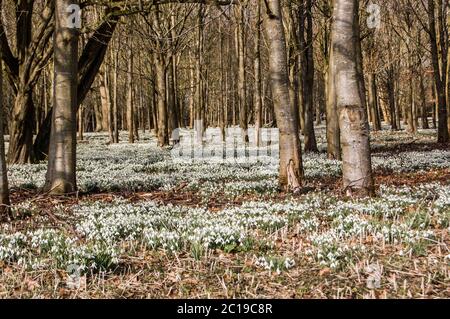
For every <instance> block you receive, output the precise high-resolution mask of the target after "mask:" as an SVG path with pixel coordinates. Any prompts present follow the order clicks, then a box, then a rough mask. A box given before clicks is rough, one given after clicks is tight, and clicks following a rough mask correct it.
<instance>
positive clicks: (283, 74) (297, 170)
mask: <svg viewBox="0 0 450 319" xmlns="http://www.w3.org/2000/svg"><path fill="white" fill-rule="evenodd" d="M264 2H265V6H266V16H265V19H264V29H265V33H266V37H267V40H268V43H269V69H270V77H271V84H272V94H273V101H274V107H275V116H276V120H277V124H278V128H279V131H280V134H279V135H280V141H279V143H280V175H279V183H280V187H281V188H282V189H284V190H292V191H294V192H297V191H299V190H300V188H301V182H302V177H303V165H302V157H301V145H300V138H299V129H298V118H297V116H296V115H295V114H296V113H295V112H294V107H293V106H292V105H291V104H290V97H289V75H288V66H287V55H286V38H285V34H284V29H283V20H282V19H283V18H282V14H281V7H280V1H279V0H265V1H264Z"/></svg>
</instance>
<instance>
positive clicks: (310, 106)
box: [303, 0, 318, 152]
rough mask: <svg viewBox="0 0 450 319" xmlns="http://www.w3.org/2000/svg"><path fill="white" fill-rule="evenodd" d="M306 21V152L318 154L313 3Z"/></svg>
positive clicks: (304, 82) (307, 2)
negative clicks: (315, 130) (315, 124)
mask: <svg viewBox="0 0 450 319" xmlns="http://www.w3.org/2000/svg"><path fill="white" fill-rule="evenodd" d="M305 20H306V22H307V24H306V27H305V31H306V43H305V44H306V48H305V49H306V50H305V53H304V54H305V59H304V62H306V65H305V67H304V70H305V71H306V72H305V73H304V77H303V79H304V81H303V104H304V111H305V129H304V134H305V152H318V150H317V142H316V134H315V132H314V51H313V50H314V49H313V45H314V44H313V23H312V2H311V0H306V3H305Z"/></svg>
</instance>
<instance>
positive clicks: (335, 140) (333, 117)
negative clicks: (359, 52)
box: [326, 34, 342, 160]
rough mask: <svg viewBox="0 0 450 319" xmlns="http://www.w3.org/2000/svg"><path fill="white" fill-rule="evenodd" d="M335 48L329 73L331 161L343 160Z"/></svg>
mask: <svg viewBox="0 0 450 319" xmlns="http://www.w3.org/2000/svg"><path fill="white" fill-rule="evenodd" d="M332 36H333V34H332ZM333 50H334V49H333V46H331V47H330V59H329V66H328V72H327V77H328V79H327V81H326V83H327V107H326V113H327V153H328V158H329V159H334V160H341V159H342V157H341V140H340V131H339V120H338V113H337V105H336V103H337V96H336V88H335V82H336V79H335V75H336V71H335V70H334V69H335V68H336V67H337V66H336V65H335V64H334V63H335V58H334V55H335V53H334V51H333Z"/></svg>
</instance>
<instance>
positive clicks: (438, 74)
mask: <svg viewBox="0 0 450 319" xmlns="http://www.w3.org/2000/svg"><path fill="white" fill-rule="evenodd" d="M442 11H443V10H442V0H439V1H438V12H439V13H438V19H439V21H438V22H439V39H440V40H441V41H439V43H438V37H437V31H436V20H437V19H436V14H435V6H434V0H428V20H429V33H428V34H429V36H430V42H431V61H432V64H433V70H434V82H435V86H436V95H437V104H438V112H437V121H438V143H448V142H449V133H448V127H447V97H446V72H447V63H448V61H447V51H448V43H446V42H445V41H444V39H446V36H445V30H444V28H445V26H444V21H443V13H442ZM438 45H440V47H438Z"/></svg>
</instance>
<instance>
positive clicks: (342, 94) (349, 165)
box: [330, 0, 374, 195]
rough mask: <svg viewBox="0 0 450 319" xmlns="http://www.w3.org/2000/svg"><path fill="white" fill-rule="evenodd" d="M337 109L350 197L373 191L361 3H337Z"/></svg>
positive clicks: (338, 0)
mask: <svg viewBox="0 0 450 319" xmlns="http://www.w3.org/2000/svg"><path fill="white" fill-rule="evenodd" d="M331 37H332V38H331V41H332V46H333V55H332V59H333V61H332V67H331V69H330V72H331V78H332V79H333V80H334V90H335V96H336V106H337V110H338V117H339V127H340V136H341V145H342V161H343V187H344V189H345V191H346V193H347V194H348V195H359V194H361V195H372V194H373V192H374V185H373V177H372V165H371V157H370V142H369V125H368V121H367V113H366V98H365V88H364V82H363V81H364V80H363V79H364V78H363V73H362V59H361V46H360V45H361V44H360V34H359V17H358V0H336V2H335V7H334V12H333V30H332V36H331Z"/></svg>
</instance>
